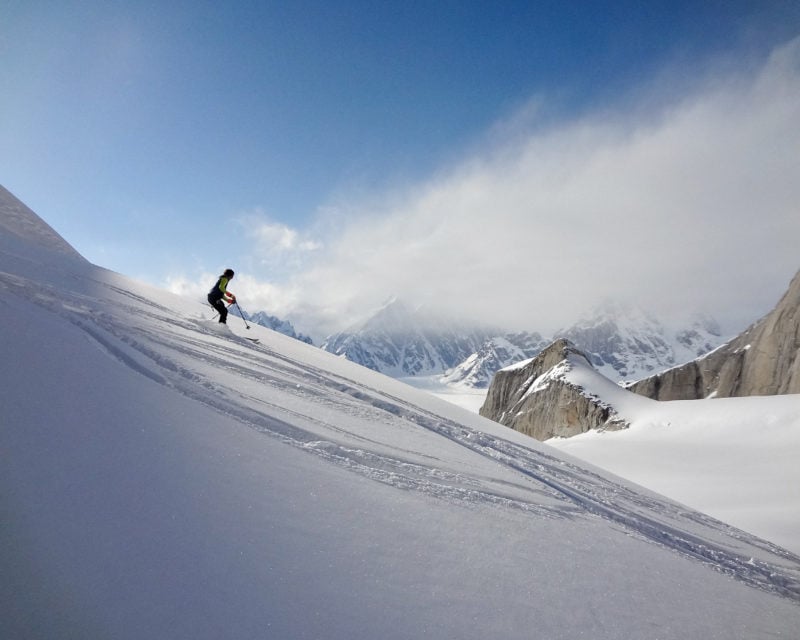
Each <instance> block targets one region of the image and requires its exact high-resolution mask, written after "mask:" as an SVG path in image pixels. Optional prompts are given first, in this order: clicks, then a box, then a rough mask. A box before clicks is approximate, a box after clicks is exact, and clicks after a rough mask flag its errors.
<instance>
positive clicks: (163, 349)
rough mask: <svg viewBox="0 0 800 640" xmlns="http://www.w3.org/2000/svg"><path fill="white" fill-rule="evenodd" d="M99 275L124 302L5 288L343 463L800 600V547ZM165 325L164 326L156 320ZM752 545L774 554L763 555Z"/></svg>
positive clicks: (3, 277) (263, 426)
mask: <svg viewBox="0 0 800 640" xmlns="http://www.w3.org/2000/svg"><path fill="white" fill-rule="evenodd" d="M93 284H94V285H98V289H100V290H105V291H106V292H107V293H108V294H109V296H108V297H109V298H111V299H112V300H113V304H105V303H104V300H103V299H102V297H101V298H100V299H98V295H97V293H96V292H94V291H93V292H92V295H88V294H87V295H82V294H79V293H74V292H66V291H64V290H55V289H50V288H48V287H47V286H45V285H42V284H39V283H36V282H33V281H29V280H26V279H24V278H21V277H19V276H14V275H10V274H6V273H0V287H3V288H6V289H9V290H11V291H12V293H13V294H14V295H16V296H18V297H20V298H23V299H27V300H28V301H29V302H31V303H33V304H36V305H38V306H40V307H44V308H46V309H48V310H49V311H51V312H53V313H56V314H58V315H59V316H61V317H63V318H65V319H67V320H69V321H70V322H71V323H72V324H73V325H75V326H76V327H79V328H80V329H81V330H82V331H83V332H84V333H85V335H86V336H87V339H90V340H91V341H92V342H93V343H94V344H95V345H96V346H97V347H98V348H99V349H101V350H102V351H103V352H105V353H106V354H107V355H108V356H110V357H112V358H114V359H116V360H117V361H119V362H120V363H122V364H124V365H125V366H126V367H129V368H130V369H132V370H133V371H135V372H137V373H139V374H140V375H143V376H145V377H147V378H148V379H149V380H151V381H153V382H156V383H157V384H160V385H164V386H167V387H170V388H172V389H174V390H175V391H177V392H179V393H181V394H183V395H184V396H186V397H189V398H191V399H193V400H196V401H199V402H202V403H204V404H206V405H207V406H209V407H211V408H212V409H214V410H215V411H219V412H221V413H223V414H225V415H228V416H232V417H234V418H236V419H237V420H239V421H241V422H243V423H245V424H247V425H248V426H250V427H251V428H254V429H256V430H258V431H259V432H262V433H265V434H268V435H271V436H273V437H277V438H279V439H280V440H282V441H283V442H285V443H288V444H290V445H292V446H295V447H297V448H300V449H302V450H304V451H307V452H309V453H312V454H314V455H317V456H318V457H320V458H322V459H324V460H326V461H328V462H330V463H332V464H336V465H338V466H340V467H342V468H345V469H348V470H350V471H354V472H356V473H359V474H361V475H363V476H365V477H367V478H370V479H373V480H376V481H379V482H382V483H385V484H388V485H391V486H393V487H396V488H398V489H403V490H412V491H418V492H422V493H425V494H428V495H431V496H434V497H436V498H437V499H444V500H448V501H451V502H454V503H458V504H461V505H464V506H469V505H476V504H478V505H493V506H497V507H502V508H510V509H515V510H521V511H524V512H528V513H530V514H531V516H533V517H548V518H573V519H575V518H584V517H601V518H605V519H608V520H610V521H612V522H614V523H616V524H618V525H620V526H622V527H623V528H624V529H625V530H626V531H627V532H629V535H633V536H637V537H639V538H640V539H643V540H647V541H649V542H651V543H655V544H658V545H661V546H663V547H666V548H669V549H672V550H673V551H675V552H677V553H679V554H681V555H683V556H685V557H689V558H692V559H694V560H697V561H700V562H702V563H704V564H706V565H707V566H709V567H711V568H713V569H715V570H717V571H720V572H722V573H725V574H727V575H730V576H731V577H733V578H735V579H737V580H739V581H741V582H743V583H745V584H748V585H750V586H752V587H756V588H759V589H763V590H765V591H768V592H771V593H774V594H778V595H781V596H783V597H786V598H789V599H791V600H793V601H795V602H798V603H800V571H798V566H800V557H798V556H795V555H794V554H791V553H790V552H788V551H786V550H784V549H781V548H779V547H776V546H774V545H772V544H770V543H768V542H766V541H763V540H760V539H758V538H756V537H754V536H751V535H749V534H747V533H745V532H742V531H739V530H737V529H735V528H733V527H730V526H728V525H726V524H724V523H722V522H720V521H718V520H715V519H714V518H711V517H709V516H706V515H704V514H701V513H699V512H695V511H692V510H690V509H687V508H683V507H681V506H680V505H677V504H675V503H673V502H670V501H667V500H666V499H663V498H660V497H658V496H656V495H654V494H650V493H649V492H644V491H641V492H640V491H635V490H633V489H631V488H628V487H626V486H625V485H623V484H621V483H616V482H613V481H612V480H610V479H608V478H606V477H603V476H601V475H598V474H595V473H593V472H592V471H589V470H586V469H584V468H582V467H579V466H577V465H574V464H572V463H570V462H566V461H564V460H561V459H559V458H557V457H555V456H551V455H549V454H547V453H546V452H544V451H541V450H539V449H538V448H535V447H534V446H531V447H527V446H523V445H520V444H518V443H515V442H513V441H511V440H508V439H504V438H502V437H498V436H494V435H491V434H487V433H484V432H482V431H479V430H477V429H475V428H471V427H468V426H465V425H463V424H460V423H459V422H456V421H454V420H451V419H449V418H446V417H443V416H441V415H438V414H436V413H434V412H430V411H428V410H425V409H421V408H420V407H417V406H415V405H412V404H410V403H408V402H406V401H404V400H403V399H401V398H398V397H395V396H392V395H391V394H388V393H386V392H384V391H381V390H378V389H375V388H371V387H369V386H366V385H364V384H362V383H359V382H356V381H354V380H351V379H348V378H347V377H344V376H341V375H339V374H336V373H333V372H330V371H325V370H322V369H319V368H314V367H309V366H307V365H305V364H300V363H297V362H295V361H293V360H292V359H291V358H290V357H288V356H284V355H282V354H280V353H277V352H275V351H274V350H272V349H270V348H269V347H268V346H267V345H264V344H255V343H252V342H249V341H247V340H246V339H245V338H240V337H237V336H235V335H230V336H222V335H220V334H219V333H217V332H215V331H214V330H213V329H212V328H210V327H207V326H203V324H202V323H201V322H199V321H194V320H192V319H190V318H187V317H185V316H180V315H175V312H174V311H173V310H172V309H169V308H167V307H164V306H161V305H159V304H157V303H155V302H154V301H152V300H148V299H147V298H145V297H143V296H140V295H137V294H136V293H135V292H132V291H129V290H126V289H123V288H120V287H117V286H114V285H112V284H110V283H107V282H104V281H102V280H95V281H94V282H93ZM154 324H157V325H158V327H159V331H158V332H153V331H152V330H151V329H150V327H152V326H153V325H154ZM208 367H211V368H213V369H214V370H216V371H224V372H225V378H226V380H227V379H229V380H230V383H229V384H226V385H222V384H220V383H219V382H216V381H212V380H210V379H209V378H206V377H205V376H204V375H203V369H204V368H208ZM217 377H219V376H217ZM250 383H254V384H256V385H259V386H261V385H263V386H266V387H269V388H270V391H271V392H270V393H269V394H265V395H267V396H268V397H274V395H275V394H276V393H277V394H281V397H282V398H283V397H287V398H290V399H292V401H291V402H287V403H285V404H284V403H281V404H278V403H275V402H272V403H271V402H269V401H267V400H266V399H265V398H264V397H259V396H258V395H256V394H255V393H248V392H247V391H246V390H245V389H249V388H250ZM300 409H303V410H300ZM337 412H344V413H346V414H347V415H348V416H359V417H360V418H361V419H363V420H365V421H368V422H369V421H372V422H375V423H378V424H381V425H387V424H388V425H390V426H391V427H392V428H394V427H397V428H400V429H407V430H408V429H423V430H425V431H427V432H430V433H433V434H435V435H436V436H439V437H442V438H446V439H448V440H449V441H451V442H452V443H454V444H455V445H457V446H459V447H462V448H464V449H466V450H468V451H470V452H472V453H474V454H477V455H480V456H482V457H484V458H486V459H489V460H491V461H493V462H495V463H497V464H499V465H503V466H504V467H505V468H506V469H508V470H511V471H513V472H515V473H516V474H517V475H518V476H519V481H518V482H514V483H509V482H506V481H503V480H500V479H497V478H489V477H482V476H480V475H479V474H477V473H476V474H472V475H465V473H463V472H454V471H449V470H447V469H443V468H440V466H437V462H439V461H438V460H437V459H436V458H434V457H432V456H430V455H427V454H425V453H424V452H417V451H410V450H409V451H402V450H400V449H391V450H387V447H386V446H385V445H381V443H380V442H378V441H376V440H371V439H370V438H368V437H366V436H365V435H363V434H358V433H355V432H354V431H351V430H345V429H341V428H339V427H337V426H336V425H335V424H333V423H332V422H333V421H331V420H326V419H324V416H325V415H326V414H333V415H334V416H335V413H337ZM334 420H335V418H334ZM300 425H303V426H300ZM512 485H513V486H512ZM687 522H688V523H689V526H687ZM748 547H749V551H755V552H761V553H760V554H759V555H761V556H762V557H763V556H764V555H767V556H769V557H770V559H771V560H770V561H765V560H761V559H756V558H754V557H753V556H752V555H750V554H749V553H748V549H747V548H748Z"/></svg>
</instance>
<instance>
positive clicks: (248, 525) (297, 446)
mask: <svg viewBox="0 0 800 640" xmlns="http://www.w3.org/2000/svg"><path fill="white" fill-rule="evenodd" d="M0 308H1V309H2V312H3V318H4V331H3V334H2V336H3V337H2V340H3V342H2V344H3V351H2V352H3V359H4V363H5V366H4V367H3V368H2V373H1V374H0V407H2V413H1V414H0V415H1V416H2V428H1V429H0V455H2V461H1V463H0V490H1V491H2V493H1V494H0V513H2V519H1V520H0V522H1V523H2V529H0V536H2V542H3V543H2V545H0V550H1V551H0V575H1V576H2V581H0V590H1V591H0V593H1V595H0V637H3V638H5V637H8V638H14V637H25V638H82V639H83V638H115V639H126V638H137V639H138V638H143V637H156V638H171V639H177V638H187V639H188V638H191V639H192V640H197V639H202V638H209V639H211V638H215V639H216V638H331V639H336V638H417V637H421V636H430V637H435V638H486V637H498V638H499V637H502V638H531V637H536V638H575V637H581V636H583V637H592V638H634V637H635V638H645V637H647V638H651V637H658V638H662V639H663V638H700V637H702V638H726V639H728V638H748V639H750V638H767V637H785V638H793V637H796V632H797V629H798V628H800V558H798V557H797V556H795V555H793V554H792V553H790V552H787V551H785V550H783V549H780V548H778V547H775V546H773V545H771V544H769V543H767V542H765V541H763V540H759V539H758V538H755V537H753V536H752V535H749V534H747V533H744V532H742V531H739V530H736V529H733V528H731V527H729V526H727V525H724V524H722V523H721V522H719V521H717V520H714V519H712V518H710V517H708V516H705V515H703V514H701V513H698V512H695V511H692V510H691V509H688V508H686V507H683V506H681V505H678V504H676V503H673V502H671V501H669V500H666V499H664V498H662V497H660V496H658V495H656V494H653V493H650V492H648V491H646V490H643V489H640V488H637V487H636V486H634V485H631V484H629V483H628V482H626V481H623V480H620V479H619V478H616V477H613V476H611V475H609V474H607V473H605V472H600V471H598V470H597V469H594V468H591V467H588V466H587V465H586V464H583V463H578V462H576V461H575V460H574V459H571V458H569V457H566V456H565V455H563V454H561V453H558V452H556V451H555V450H554V449H552V448H549V447H547V446H546V445H542V444H540V443H537V442H535V441H532V440H530V439H528V438H525V437H523V436H521V435H519V434H516V433H514V432H511V431H510V430H508V429H505V428H503V427H500V426H499V425H496V424H494V423H492V422H490V421H487V420H484V419H482V418H480V417H479V416H475V415H473V414H470V413H469V412H467V411H463V410H460V409H459V408H457V407H454V406H452V405H450V404H448V403H446V402H443V401H440V400H438V399H436V398H433V397H431V396H430V395H428V394H426V393H424V392H422V391H419V390H415V389H412V388H410V387H407V386H405V385H403V384H402V383H400V382H397V381H395V380H392V379H389V378H386V377H384V376H382V375H380V374H377V373H375V372H372V371H369V370H367V369H364V368H362V367H359V366H357V365H354V364H352V363H349V362H347V361H345V360H343V359H340V358H336V357H334V356H332V355H331V354H328V353H325V352H323V351H321V350H319V349H315V348H313V347H310V346H308V345H304V344H302V343H300V342H298V341H296V340H293V339H291V338H288V337H285V336H282V335H280V334H277V333H274V332H272V331H269V330H267V329H265V328H261V327H258V326H253V329H252V330H251V331H245V330H243V326H238V325H235V324H233V321H234V320H236V319H235V318H231V320H232V324H231V328H232V329H233V332H229V331H225V330H221V329H220V328H219V327H218V326H216V325H215V324H214V323H210V322H208V320H206V319H205V318H208V317H210V316H211V313H210V311H209V310H206V309H205V308H204V307H202V306H200V305H196V304H195V303H193V302H191V301H187V300H183V299H180V298H177V297H174V296H171V295H169V294H167V293H165V292H162V291H159V290H155V289H152V288H148V287H146V286H144V285H141V284H139V283H136V282H133V281H130V280H128V279H126V278H124V277H122V276H119V275H117V274H114V273H111V272H108V271H105V270H102V269H99V268H96V267H92V266H91V265H88V264H87V263H85V261H82V260H80V259H77V258H74V257H71V256H69V255H67V254H65V253H63V252H52V251H48V250H47V249H46V248H45V247H43V246H41V245H34V244H29V245H26V241H20V240H19V239H18V238H16V237H15V238H14V239H13V241H12V242H9V241H8V236H7V235H6V236H0ZM237 334H241V336H244V335H251V336H253V337H259V338H260V339H261V343H260V344H253V343H251V342H249V341H247V340H245V339H243V337H241V336H240V335H237Z"/></svg>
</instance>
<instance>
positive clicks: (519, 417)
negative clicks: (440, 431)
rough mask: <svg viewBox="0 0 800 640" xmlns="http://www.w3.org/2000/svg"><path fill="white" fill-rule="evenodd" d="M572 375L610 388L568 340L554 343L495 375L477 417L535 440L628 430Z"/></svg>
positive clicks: (607, 381)
mask: <svg viewBox="0 0 800 640" xmlns="http://www.w3.org/2000/svg"><path fill="white" fill-rule="evenodd" d="M577 373H580V377H581V378H582V379H584V380H585V379H587V378H588V379H594V377H595V376H596V378H597V380H598V382H599V383H600V384H606V385H608V384H613V383H612V382H610V381H609V380H607V379H606V378H604V377H603V376H602V375H601V374H600V373H598V372H597V371H595V370H594V368H593V367H592V365H591V363H590V362H589V359H588V358H587V356H586V354H585V353H583V352H582V351H580V350H578V349H577V348H576V347H575V345H573V344H572V343H571V342H570V341H569V340H566V339H560V340H556V341H555V342H554V343H552V344H551V345H550V346H549V347H547V348H546V349H545V350H544V351H542V352H541V353H540V354H539V355H538V356H536V357H535V358H533V359H532V360H527V361H525V362H521V363H520V364H518V365H516V366H513V367H509V368H506V369H502V370H500V371H498V372H497V373H496V374H495V376H494V379H493V380H492V384H491V386H490V387H489V392H488V394H487V397H486V402H485V403H484V405H483V407H481V410H480V414H481V415H482V416H485V417H487V418H490V419H492V420H494V421H496V422H499V423H500V424H504V425H506V426H508V427H511V428H512V429H515V430H516V431H520V432H522V433H525V434H527V435H529V436H532V437H534V438H536V439H537V440H547V439H548V438H552V437H570V436H574V435H577V434H579V433H583V432H585V431H589V430H590V429H602V428H605V429H608V428H622V427H625V426H627V424H626V423H625V422H624V420H622V419H621V418H619V416H618V415H617V413H616V411H615V410H614V408H613V407H612V406H610V405H609V404H607V403H605V402H603V401H602V400H600V398H599V397H597V396H596V395H594V394H592V393H590V392H589V391H587V388H586V386H584V385H582V384H579V383H578V382H577V381H576V378H577V377H578V376H577V375H576V374H577Z"/></svg>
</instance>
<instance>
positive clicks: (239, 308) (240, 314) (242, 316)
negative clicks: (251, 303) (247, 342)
mask: <svg viewBox="0 0 800 640" xmlns="http://www.w3.org/2000/svg"><path fill="white" fill-rule="evenodd" d="M233 304H235V305H236V308H237V309H238V310H239V317H240V318H241V319H242V320H244V326H245V327H247V328H248V329H250V325H249V324H247V320H245V318H244V313H243V312H242V308H241V307H240V306H239V303H238V302H236V301H234V303H233Z"/></svg>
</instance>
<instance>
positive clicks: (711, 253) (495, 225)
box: [254, 39, 800, 331]
mask: <svg viewBox="0 0 800 640" xmlns="http://www.w3.org/2000/svg"><path fill="white" fill-rule="evenodd" d="M668 77H669V76H668V75H665V76H664V78H668ZM654 95H656V96H661V98H662V102H661V103H659V104H658V106H657V107H654V106H653V102H654V101H653V96H654ZM532 105H534V103H533V102H532V103H531V105H528V106H527V107H526V112H525V113H523V114H521V115H520V114H515V115H514V116H512V118H510V119H509V121H508V122H504V123H499V124H498V126H497V127H495V129H494V133H496V132H501V133H502V135H501V136H497V135H491V136H488V138H489V142H487V144H486V145H485V147H484V148H482V149H479V150H476V151H475V152H474V153H473V154H472V155H471V156H470V157H468V158H465V159H464V160H462V161H461V162H459V163H457V164H456V165H455V166H452V167H450V168H449V169H448V170H446V171H443V172H442V173H441V174H440V175H438V176H435V177H433V178H431V179H430V180H428V181H427V182H424V183H422V184H417V185H412V186H411V187H409V188H407V189H406V190H405V191H403V192H393V193H390V194H383V195H381V196H376V195H375V194H373V197H372V198H371V199H370V201H369V202H368V203H366V202H364V201H355V202H346V201H343V202H341V203H339V204H338V206H337V207H335V208H333V209H335V210H336V211H337V216H338V218H337V223H336V224H328V225H327V231H326V232H325V234H324V239H323V235H317V239H314V238H313V237H312V236H313V235H314V233H317V234H320V233H321V232H319V229H317V231H316V232H311V231H309V232H307V235H306V234H303V233H301V232H299V231H297V230H291V229H288V228H286V227H284V226H282V225H277V224H274V223H269V222H264V223H263V224H262V225H261V226H260V227H259V228H258V231H257V232H256V233H255V236H254V237H255V239H256V241H257V243H259V244H260V246H262V247H263V250H264V251H265V253H267V254H270V253H273V254H275V255H278V256H280V255H283V256H284V257H286V256H293V257H297V256H298V255H301V254H302V256H303V259H302V260H301V261H297V262H295V263H294V265H293V269H292V273H291V274H286V277H285V278H283V279H282V280H281V282H275V284H274V285H272V289H271V291H270V294H269V295H270V297H271V302H272V303H273V304H271V305H269V306H270V308H271V309H273V310H274V311H275V312H277V313H283V314H288V315H297V314H304V315H305V317H306V320H307V321H308V322H309V323H312V324H313V323H317V322H319V323H322V324H321V326H324V328H325V329H326V330H332V329H334V328H339V327H337V326H336V325H341V324H343V323H346V322H348V321H350V320H353V319H355V318H356V317H357V316H358V315H359V314H362V313H364V312H366V311H367V310H368V309H369V308H371V307H373V306H375V305H376V304H378V303H379V302H380V301H381V300H383V299H384V298H385V297H386V296H387V295H390V294H394V295H399V296H401V297H404V298H408V299H409V300H411V301H414V302H419V303H425V304H429V305H432V306H437V307H442V308H444V309H446V310H450V311H451V312H454V313H456V314H458V315H460V316H462V317H463V316H469V317H474V318H476V319H480V320H484V321H489V322H493V323H497V324H501V325H507V326H511V327H521V328H528V329H539V330H542V331H550V330H553V329H555V328H557V327H559V326H561V325H563V324H566V323H569V322H571V321H573V320H574V319H575V317H576V316H577V315H578V314H579V313H580V312H582V311H584V310H586V308H587V307H590V306H592V305H593V304H595V303H596V302H598V301H599V300H600V299H603V298H607V297H612V298H621V299H627V300H634V301H637V302H639V303H641V304H643V305H644V306H645V307H648V308H651V309H653V310H655V311H656V312H661V313H672V312H678V311H695V310H700V311H706V312H710V313H711V314H712V315H716V316H717V317H718V318H719V319H720V320H722V321H723V322H728V323H730V324H742V323H745V324H746V323H747V322H749V321H751V320H753V319H755V316H757V315H758V314H760V313H763V312H765V311H766V310H768V308H769V307H770V306H771V305H772V304H773V303H774V302H775V301H776V300H777V296H778V295H780V293H781V292H782V290H783V288H784V287H785V286H786V284H787V283H788V280H789V278H791V276H792V275H793V274H794V272H795V271H796V269H797V268H798V267H800V258H799V257H798V256H799V255H800V254H798V253H797V238H798V237H800V153H798V152H799V151H800V39H798V40H795V41H793V42H791V43H789V44H787V45H785V46H784V47H782V48H780V49H778V50H776V51H775V52H774V53H773V55H772V56H771V57H770V58H769V59H768V60H767V61H765V62H764V63H763V64H762V65H761V66H760V68H758V69H756V70H753V69H749V70H748V71H742V72H739V73H737V72H733V71H731V70H730V69H729V68H728V69H727V70H726V71H725V73H724V74H708V75H707V76H706V77H705V78H704V81H703V82H701V83H695V85H694V87H693V89H692V90H691V91H689V92H688V93H684V94H683V95H671V93H670V86H664V85H663V84H662V85H660V86H656V87H648V90H647V108H643V106H642V105H643V99H642V100H637V99H636V98H635V97H629V99H627V101H626V103H625V104H623V105H618V106H617V107H616V108H615V109H606V110H604V111H603V112H602V113H596V114H589V115H584V116H582V117H580V118H576V119H573V120H572V121H568V122H560V123H557V124H551V125H549V126H548V127H547V128H545V129H535V128H533V129H526V128H525V127H524V126H523V125H521V124H520V123H523V124H525V123H528V124H529V123H530V122H531V121H532V120H533V121H535V116H534V117H531V113H533V111H531V108H532ZM519 131H526V133H524V134H522V133H515V134H514V135H510V134H509V132H519ZM498 139H499V140H501V142H498ZM324 218H325V216H322V217H321V219H320V221H319V223H320V225H325V224H326V223H325V219H324ZM278 299H279V300H280V301H281V302H280V304H283V305H285V306H284V307H283V308H278V306H277V305H276V304H274V303H275V302H276V301H277V300H278ZM264 303H265V304H266V303H267V300H266V299H265V300H264ZM312 319H313V322H312ZM735 328H737V329H738V328H740V327H735Z"/></svg>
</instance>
